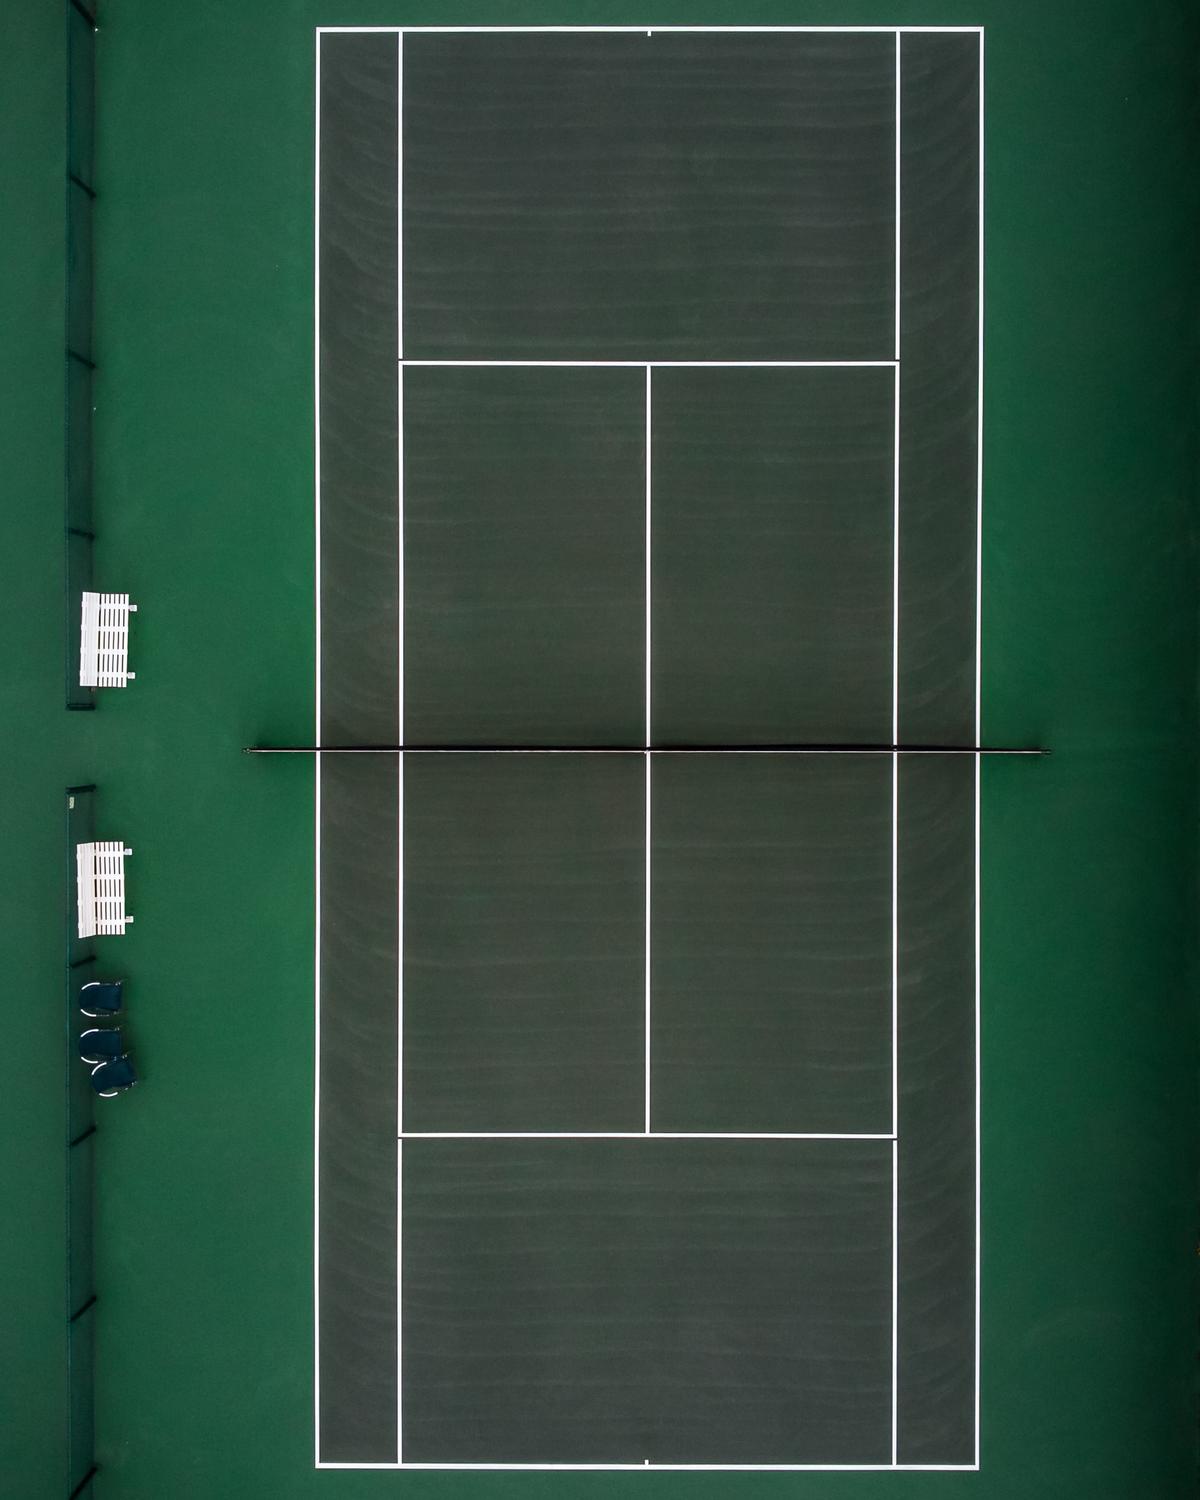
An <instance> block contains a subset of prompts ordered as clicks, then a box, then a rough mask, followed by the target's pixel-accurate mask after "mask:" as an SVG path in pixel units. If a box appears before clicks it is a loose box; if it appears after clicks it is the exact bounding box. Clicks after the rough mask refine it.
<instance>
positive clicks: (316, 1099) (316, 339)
mask: <svg viewBox="0 0 1200 1500" xmlns="http://www.w3.org/2000/svg"><path fill="white" fill-rule="evenodd" d="M314 66H315V70H316V73H315V76H316V101H315V113H314V119H313V199H314V204H315V212H314V215H313V575H314V595H315V607H314V615H315V624H314V634H313V640H314V660H315V675H316V684H315V687H314V693H313V704H314V718H315V727H314V737H313V744H314V745H319V744H320V743H321V33H320V31H318V32H317V35H316V45H315V48H314ZM313 760H314V761H315V762H316V765H315V766H314V767H313V813H314V817H313V823H314V828H313V1460H314V1462H315V1463H316V1465H317V1467H318V1468H320V1467H321V757H320V756H319V755H314V756H313Z"/></svg>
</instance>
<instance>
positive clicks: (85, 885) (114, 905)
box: [75, 840, 133, 938]
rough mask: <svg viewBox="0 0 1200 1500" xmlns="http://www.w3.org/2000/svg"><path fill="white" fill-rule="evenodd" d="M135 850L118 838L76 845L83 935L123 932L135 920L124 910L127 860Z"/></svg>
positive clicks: (107, 934) (81, 932) (80, 926)
mask: <svg viewBox="0 0 1200 1500" xmlns="http://www.w3.org/2000/svg"><path fill="white" fill-rule="evenodd" d="M132 853H133V850H132V849H126V848H125V846H124V844H122V843H121V842H120V841H119V840H118V841H116V842H115V843H114V842H111V841H109V842H107V843H99V844H76V845H75V888H76V895H77V900H78V908H79V936H80V937H81V938H88V937H105V936H111V935H113V934H114V933H115V934H121V933H123V932H124V931H125V928H126V927H127V926H128V925H129V923H130V922H132V921H133V918H132V917H130V916H127V915H126V913H125V859H126V856H127V855H130V854H132Z"/></svg>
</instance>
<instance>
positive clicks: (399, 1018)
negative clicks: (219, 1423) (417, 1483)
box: [317, 32, 404, 1463]
mask: <svg viewBox="0 0 1200 1500" xmlns="http://www.w3.org/2000/svg"><path fill="white" fill-rule="evenodd" d="M396 353H397V356H398V358H399V367H398V369H397V371H396V448H397V452H396V536H397V548H396V591H397V610H396V622H397V623H396V743H397V744H398V745H403V743H404V33H403V32H400V33H398V35H397V37H396ZM317 758H318V759H320V757H319V756H318V757H317ZM396 823H397V828H396V1461H397V1463H403V1461H404V1318H403V1296H404V756H403V755H398V756H397V757H396Z"/></svg>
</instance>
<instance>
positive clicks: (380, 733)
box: [315, 27, 983, 1469]
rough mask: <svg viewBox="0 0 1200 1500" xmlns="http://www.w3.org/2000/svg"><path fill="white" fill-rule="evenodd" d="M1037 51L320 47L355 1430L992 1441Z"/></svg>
mask: <svg viewBox="0 0 1200 1500" xmlns="http://www.w3.org/2000/svg"><path fill="white" fill-rule="evenodd" d="M982 63H983V36H982V32H981V31H980V30H979V29H977V28H971V29H967V30H964V29H958V30H929V29H917V30H901V31H898V30H895V29H873V28H868V29H859V30H833V29H811V28H810V29H805V28H760V29H739V28H736V27H729V28H693V29H688V28H674V29H672V28H666V29H662V30H645V29H635V28H596V29H587V28H559V29H557V30H554V29H531V28H527V29H524V30H513V31H504V30H487V31H481V30H478V29H457V30H455V29H420V28H418V29H413V30H396V29H394V28H390V29H367V30H356V29H329V30H324V31H321V32H319V33H318V61H317V142H316V168H317V171H316V306H317V315H316V329H315V333H316V344H317V350H316V354H317V408H316V425H317V452H318V457H317V477H318V510H317V546H318V571H317V587H318V605H317V621H318V652H317V705H318V706H317V723H316V740H315V744H316V745H317V746H318V747H320V750H321V753H320V754H319V755H318V756H317V757H316V759H317V764H318V801H317V816H316V859H317V867H318V890H317V913H318V921H317V944H318V950H317V964H316V972H317V996H316V999H317V1028H318V1035H317V1058H318V1061H317V1109H316V1133H317V1139H316V1163H317V1164H316V1184H315V1186H316V1195H315V1197H316V1205H315V1206H316V1265H315V1273H316V1274H315V1296H316V1300H317V1349H316V1363H317V1380H316V1396H317V1411H316V1417H317V1451H316V1457H317V1462H318V1464H319V1465H323V1466H382V1467H389V1466H400V1467H405V1468H407V1467H432V1468H437V1467H451V1468H452V1467H480V1468H488V1467H514V1468H546V1467H548V1468H570V1467H589V1468H643V1467H647V1466H652V1467H664V1468H726V1467H728V1468H750V1469H758V1468H763V1469H770V1468H797V1469H800V1468H814V1469H820V1468H848V1469H856V1468H864V1469H867V1468H890V1467H901V1468H967V1469H969V1468H973V1467H975V1466H976V1465H977V1462H978V1423H979V1381H978V1369H979V1336H978V1328H979V1302H978V1295H977V1286H978V1256H979V1235H978V1139H979V1113H978V1111H979V1070H978V1006H979V985H978V972H979V940H978V931H979V880H978V868H979V843H978V799H979V773H978V756H977V755H976V754H975V753H974V751H975V748H976V747H977V746H978V744H979V690H978V682H979V675H978V674H979V661H980V651H979V621H980V589H979V579H980V542H979V538H980V526H979V517H980V506H981V484H980V473H981V469H980V448H979V443H980V436H979V434H980V396H981V391H980V381H981V369H982V363H981V360H982V355H981V337H982V322H983V319H982V313H983V309H982V299H981V293H980V287H981V266H982V244H981V225H982V216H981V214H982V182H983V177H982V161H983V134H982V124H983V67H982ZM962 752H966V753H962Z"/></svg>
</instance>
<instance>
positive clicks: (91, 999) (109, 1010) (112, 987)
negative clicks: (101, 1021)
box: [79, 979, 121, 1017]
mask: <svg viewBox="0 0 1200 1500" xmlns="http://www.w3.org/2000/svg"><path fill="white" fill-rule="evenodd" d="M79 1009H80V1010H81V1011H82V1012H83V1014H84V1015H85V1016H93V1017H95V1016H115V1015H118V1014H120V1010H121V981H120V980H119V979H92V980H89V982H88V983H87V984H85V985H83V986H82V987H81V988H80V991H79Z"/></svg>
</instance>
